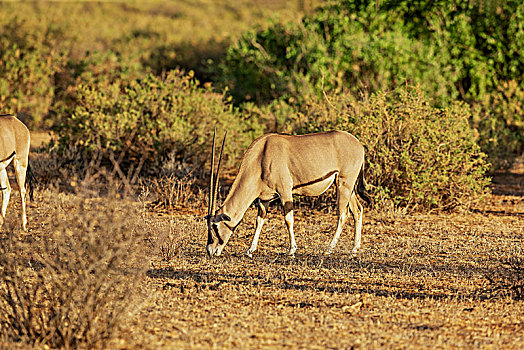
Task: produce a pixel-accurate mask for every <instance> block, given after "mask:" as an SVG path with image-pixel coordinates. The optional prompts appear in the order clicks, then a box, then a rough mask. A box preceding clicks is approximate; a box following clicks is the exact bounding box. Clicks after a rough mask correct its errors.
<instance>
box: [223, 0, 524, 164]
mask: <svg viewBox="0 0 524 350" xmlns="http://www.w3.org/2000/svg"><path fill="white" fill-rule="evenodd" d="M522 23H524V3H522V1H517V0H509V1H503V2H490V1H482V0H480V1H459V0H457V1H451V2H450V1H443V0H442V1H417V2H415V3H413V2H412V1H403V0H402V1H393V0H384V1H375V0H367V1H358V0H338V1H330V2H327V3H326V4H324V5H323V6H321V7H320V8H319V9H318V10H317V11H316V12H315V13H314V14H312V15H311V16H307V17H305V18H304V19H303V20H302V22H301V23H299V24H287V25H285V24H281V23H275V24H273V25H272V26H271V27H269V28H267V29H260V30H256V31H249V32H247V33H245V34H244V35H243V37H242V38H241V39H240V40H238V41H237V42H236V43H234V44H233V45H231V46H230V47H229V48H228V51H227V57H226V59H225V60H224V62H223V63H222V64H221V65H220V67H219V72H220V75H221V78H222V83H224V84H228V85H230V86H231V93H232V96H233V98H234V99H235V101H237V102H242V101H255V102H256V103H258V104H266V103H269V102H271V103H273V102H272V101H274V100H275V99H284V100H285V101H286V102H288V103H289V104H291V105H300V104H302V103H303V102H304V101H306V100H308V98H310V97H311V96H316V97H319V96H321V95H322V94H323V92H328V93H329V92H331V93H337V92H340V91H349V92H350V93H352V94H353V95H354V96H358V94H359V93H360V92H362V91H365V92H376V91H389V90H392V89H395V88H396V87H398V86H401V85H404V84H406V83H408V84H412V85H419V86H420V88H421V89H422V90H423V91H424V92H425V93H426V95H427V96H428V98H429V102H430V103H431V104H432V105H435V106H438V107H442V106H447V105H452V104H453V103H454V102H453V101H455V100H457V99H458V100H462V101H466V102H467V103H469V104H470V105H471V106H472V108H473V109H474V110H477V109H478V108H479V106H482V113H481V114H480V115H479V116H478V118H477V119H479V120H477V121H476V122H474V124H473V125H475V126H476V127H478V128H479V134H480V135H481V140H480V144H481V145H482V147H483V150H484V151H486V152H489V154H490V156H491V159H493V160H494V161H496V160H497V158H498V157H499V156H500V155H501V152H499V149H500V147H502V148H505V150H504V152H502V153H505V155H512V156H515V155H516V154H518V152H519V150H522V147H523V145H524V144H523V142H522V137H521V136H520V135H522V133H523V132H524V130H523V129H522V127H521V126H517V125H516V124H515V123H513V122H512V120H522V115H523V114H522V110H519V109H518V108H515V106H517V105H519V104H520V103H521V102H520V101H521V100H520V99H519V98H520V97H519V95H518V93H515V94H512V95H510V94H506V93H504V102H503V103H501V104H500V103H499V104H498V106H496V107H493V106H492V105H488V104H486V101H492V102H494V103H496V102H502V101H499V100H500V96H502V95H501V91H502V89H504V86H505V85H504V84H506V82H511V84H513V85H515V86H514V90H515V89H516V90H518V91H522V90H523V89H524V79H523V75H522V72H523V71H524V53H523V52H524V50H521V49H520V48H522V47H524V27H523V24H522ZM508 142H509V144H507V143H508ZM496 163H499V162H498V161H496Z"/></svg>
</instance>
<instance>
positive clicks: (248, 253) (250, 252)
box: [244, 216, 264, 258]
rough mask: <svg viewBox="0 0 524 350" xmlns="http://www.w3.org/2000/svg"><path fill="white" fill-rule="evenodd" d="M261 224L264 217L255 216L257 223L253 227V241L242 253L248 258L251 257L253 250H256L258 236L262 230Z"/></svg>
mask: <svg viewBox="0 0 524 350" xmlns="http://www.w3.org/2000/svg"><path fill="white" fill-rule="evenodd" d="M262 225H264V218H263V217H261V216H257V225H256V228H255V235H254V236H253V241H252V242H251V246H250V247H249V248H248V250H246V252H245V253H244V254H245V255H247V256H249V257H250V258H252V257H253V253H254V252H255V250H257V245H258V238H259V237H260V232H261V231H262Z"/></svg>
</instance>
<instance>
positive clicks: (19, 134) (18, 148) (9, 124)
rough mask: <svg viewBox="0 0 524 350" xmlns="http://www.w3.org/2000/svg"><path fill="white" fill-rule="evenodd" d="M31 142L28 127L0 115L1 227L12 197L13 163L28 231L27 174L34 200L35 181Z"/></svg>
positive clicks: (10, 117)
mask: <svg viewBox="0 0 524 350" xmlns="http://www.w3.org/2000/svg"><path fill="white" fill-rule="evenodd" d="M29 141H30V135H29V130H28V129H27V127H26V126H25V125H24V123H22V122H21V121H20V120H18V118H17V117H15V116H13V115H9V114H6V115H0V189H1V192H2V198H3V201H2V216H1V217H0V227H1V226H2V225H3V223H4V220H5V213H6V210H7V204H8V203H9V197H10V196H11V185H10V184H9V178H8V176H7V170H6V168H7V166H8V165H9V164H10V163H11V161H12V162H13V165H14V168H15V174H16V181H17V182H18V188H19V189H20V197H21V198H22V228H23V229H24V231H25V230H26V229H27V216H26V209H25V197H26V188H25V183H26V172H27V175H28V177H27V180H28V183H29V196H30V197H31V199H33V179H34V177H33V176H32V173H31V169H30V167H29V160H28V157H29Z"/></svg>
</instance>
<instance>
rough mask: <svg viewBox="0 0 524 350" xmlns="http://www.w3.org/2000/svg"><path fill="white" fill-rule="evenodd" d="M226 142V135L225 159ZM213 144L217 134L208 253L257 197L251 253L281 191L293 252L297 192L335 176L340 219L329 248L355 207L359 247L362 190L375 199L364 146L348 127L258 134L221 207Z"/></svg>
mask: <svg viewBox="0 0 524 350" xmlns="http://www.w3.org/2000/svg"><path fill="white" fill-rule="evenodd" d="M224 142H225V136H224V141H223V142H222V150H221V151H220V159H221V158H222V151H223V148H224ZM214 149H215V135H213V162H212V165H211V173H212V175H211V182H210V196H209V207H208V215H207V224H208V239H207V253H208V254H209V256H211V257H212V256H215V255H220V254H221V253H222V250H223V249H224V246H225V245H226V244H227V242H228V241H229V238H230V237H231V234H232V233H233V231H234V230H235V228H236V227H237V225H238V224H239V223H240V221H241V220H242V217H243V216H244V213H245V212H246V210H247V209H248V208H249V206H250V205H251V203H253V201H255V200H257V199H258V216H257V220H256V227H255V235H254V237H253V241H252V243H251V246H250V247H249V249H248V250H247V251H246V252H245V254H246V255H248V256H252V253H253V252H254V251H255V250H256V248H257V244H258V238H259V236H260V231H261V230H262V225H263V224H264V218H265V216H266V213H267V210H268V204H269V201H270V200H272V199H274V198H277V197H280V201H281V202H282V205H283V207H284V217H285V222H286V225H287V228H288V231H289V240H290V247H289V252H288V254H289V255H291V256H293V255H294V253H295V251H296V249H297V245H296V242H295V234H294V233H293V194H298V195H303V196H318V195H320V194H322V193H323V192H324V191H326V190H327V189H328V188H329V187H330V186H331V184H332V183H333V182H335V181H336V186H337V206H338V224H337V230H336V232H335V236H334V237H333V239H332V241H331V243H330V245H329V248H328V250H327V253H330V252H331V251H332V250H333V248H334V247H335V245H336V244H337V241H338V239H339V237H340V233H341V232H342V228H343V226H344V223H345V221H346V218H347V216H348V214H349V213H348V211H351V213H352V214H353V219H354V220H355V240H354V246H353V250H352V251H353V253H356V252H357V250H358V249H359V248H360V244H361V242H360V236H361V231H362V210H363V208H362V205H361V204H360V203H359V200H358V199H357V194H358V195H359V196H360V197H361V198H362V199H363V200H364V201H366V202H367V203H368V204H369V203H370V202H371V200H370V198H369V196H368V194H367V192H366V189H365V187H364V177H363V176H364V147H363V146H362V144H361V143H360V142H359V141H358V140H357V139H356V138H355V137H354V136H353V135H351V134H349V133H347V132H344V131H328V132H321V133H316V134H309V135H300V136H292V135H282V134H267V135H263V136H261V137H259V138H257V139H256V140H255V141H253V143H252V144H251V145H250V146H249V148H248V149H247V151H246V153H245V154H244V157H243V159H242V163H241V165H240V170H239V172H238V175H237V177H236V178H235V181H234V182H233V185H232V186H231V190H230V191H229V194H228V195H227V197H226V199H225V201H224V203H223V205H222V207H220V208H219V209H218V210H216V211H215V207H216V191H217V187H218V171H219V169H220V161H219V165H218V170H217V174H216V175H215V178H216V182H215V184H214V185H213V168H214V158H215V151H214Z"/></svg>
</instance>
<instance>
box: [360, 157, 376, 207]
mask: <svg viewBox="0 0 524 350" xmlns="http://www.w3.org/2000/svg"><path fill="white" fill-rule="evenodd" d="M357 193H358V195H359V196H360V198H362V199H363V200H364V201H365V202H366V203H367V204H368V205H372V203H373V202H372V200H371V197H370V196H369V193H368V192H367V191H366V186H365V184H364V164H362V168H360V174H358V179H357Z"/></svg>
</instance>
